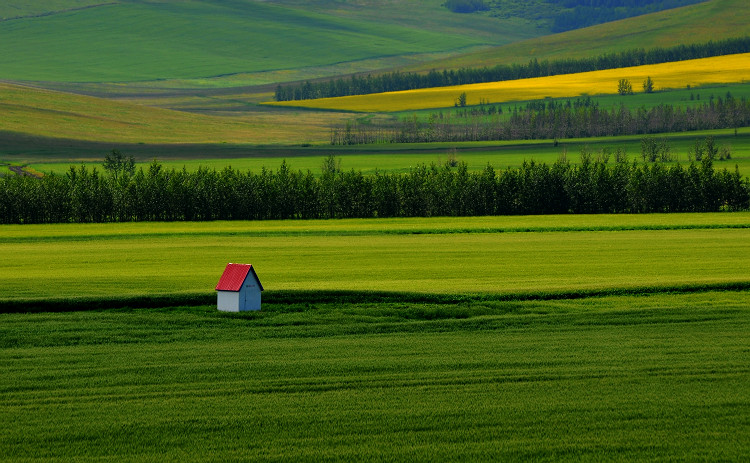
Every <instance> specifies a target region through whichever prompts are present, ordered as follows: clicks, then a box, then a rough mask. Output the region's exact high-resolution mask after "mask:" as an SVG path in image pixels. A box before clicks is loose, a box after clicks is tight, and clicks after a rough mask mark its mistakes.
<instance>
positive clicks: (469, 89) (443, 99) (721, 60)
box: [271, 53, 750, 112]
mask: <svg viewBox="0 0 750 463" xmlns="http://www.w3.org/2000/svg"><path fill="white" fill-rule="evenodd" d="M649 76H650V77H651V79H653V81H654V89H655V90H657V91H658V90H661V89H667V88H684V87H686V86H687V85H691V86H697V85H703V84H712V83H737V82H743V81H746V80H750V53H743V54H736V55H725V56H716V57H713V58H703V59H696V60H687V61H678V62H673V63H662V64H651V65H645V66H634V67H628V68H619V69H608V70H603V71H592V72H582V73H578V74H565V75H559V76H550V77H537V78H533V79H521V80H510V81H503V82H489V83H483V84H469V85H458V86H454V87H438V88H427V89H419V90H407V91H401V92H388V93H378V94H372V95H354V96H346V97H337V98H321V99H318V100H304V101H284V102H275V103H271V104H274V105H278V106H296V107H305V108H319V109H334V110H348V111H362V112H387V111H408V110H418V109H427V108H444V107H447V106H453V104H454V102H455V100H456V98H458V96H459V95H460V94H461V93H463V92H466V103H467V104H468V105H475V104H479V102H480V100H484V101H486V102H490V103H502V102H507V101H523V100H535V99H541V98H545V97H552V98H559V97H577V96H581V95H586V94H588V95H596V94H608V93H617V82H618V81H619V80H620V79H628V80H630V82H631V84H632V85H633V90H634V91H635V92H639V91H642V87H641V85H642V83H643V81H644V80H646V77H649Z"/></svg>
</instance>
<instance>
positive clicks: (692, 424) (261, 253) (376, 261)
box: [0, 213, 750, 461]
mask: <svg viewBox="0 0 750 463" xmlns="http://www.w3.org/2000/svg"><path fill="white" fill-rule="evenodd" d="M0 246H2V262H3V265H2V266H0V280H1V281H3V285H2V288H1V289H0V308H2V309H3V310H0V366H1V367H2V370H3V373H4V374H3V375H0V397H2V400H0V419H2V421H3V422H5V423H13V425H12V426H5V427H3V428H2V430H0V460H3V461H68V460H100V459H117V460H118V461H186V460H187V461H203V460H207V459H210V460H230V461H239V460H242V461H313V460H314V461H320V460H325V461H345V460H346V461H351V460H362V461H375V460H378V461H381V460H390V461H415V460H430V461H455V460H467V461H480V460H481V461H486V460H534V461H560V460H563V461H581V460H585V461H601V460H609V461H633V460H675V459H677V460H712V461H715V460H730V461H738V460H744V459H745V458H746V457H747V456H748V455H750V439H749V438H748V436H750V422H749V421H748V419H747V416H748V413H750V398H749V397H748V386H747V385H748V383H750V370H749V369H748V367H747V365H748V364H749V362H750V343H749V341H748V338H747V336H746V334H747V333H748V331H749V330H750V312H748V307H749V306H750V292H748V289H747V288H749V287H750V280H748V275H750V258H749V257H750V213H714V214H666V215H665V214H646V215H594V216H583V215H575V216H574V215H565V216H522V217H476V218H448V217H443V218H440V217H438V218H429V219H425V218H416V219H380V220H330V221H271V222H208V223H182V222H181V223H124V224H91V225H72V224H59V225H45V226H33V225H31V226H3V227H0ZM230 261H232V262H251V263H253V265H254V266H255V268H256V270H257V272H258V275H259V276H260V278H261V281H262V282H263V285H264V287H265V288H266V291H265V293H264V301H265V303H264V306H263V310H262V311H260V312H252V313H241V314H239V313H238V314H230V313H220V312H218V311H216V309H215V306H213V305H190V306H180V305H178V306H170V305H171V304H170V303H169V301H170V300H174V301H175V303H176V304H180V301H186V300H187V299H184V298H182V299H181V296H185V295H197V296H200V298H199V299H201V300H204V301H205V302H203V304H206V303H208V301H210V300H212V299H213V297H214V296H213V294H214V292H213V287H214V285H215V284H216V282H217V281H218V277H219V275H220V274H221V271H222V270H223V267H224V265H225V264H226V262H230ZM137 295H151V296H154V295H157V296H158V295H163V296H164V298H163V299H162V304H161V306H159V307H155V308H154V307H153V306H151V307H152V308H141V309H138V308H133V307H137V306H132V305H131V306H128V302H127V301H128V299H127V297H128V296H137ZM118 299H119V300H120V301H121V302H122V301H125V305H124V306H123V305H122V304H118V302H117V301H118ZM19 301H26V305H22V306H18V305H15V306H14V305H13V304H14V303H15V302H19ZM34 301H36V302H34ZM96 301H102V302H103V303H104V306H105V307H106V306H107V304H108V302H107V301H110V302H109V304H111V305H110V306H111V307H113V308H109V309H97V308H95V307H96V305H92V302H96ZM130 301H131V302H135V303H136V304H137V303H138V302H137V299H130ZM60 302H65V303H67V304H68V305H67V306H66V308H65V309H64V310H65V311H63V312H57V311H55V310H56V307H58V306H57V304H59V303H60ZM71 304H72V305H71ZM76 304H77V305H76ZM13 307H15V309H13ZM19 307H21V309H20V311H21V313H13V312H15V311H17V310H19V309H18V308H19ZM23 307H25V308H23ZM35 307H47V309H46V310H39V309H38V308H35ZM62 307H63V306H59V308H62ZM115 307H119V308H115ZM50 309H51V310H52V311H47V310H50ZM71 309H73V310H71ZM75 309H80V310H75ZM24 312H26V313H24Z"/></svg>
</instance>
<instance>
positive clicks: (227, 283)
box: [216, 264, 263, 312]
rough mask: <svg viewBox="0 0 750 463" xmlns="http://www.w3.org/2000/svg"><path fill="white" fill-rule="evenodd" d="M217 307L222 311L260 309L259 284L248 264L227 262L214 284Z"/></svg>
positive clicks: (261, 288) (260, 287) (253, 270)
mask: <svg viewBox="0 0 750 463" xmlns="http://www.w3.org/2000/svg"><path fill="white" fill-rule="evenodd" d="M216 291H218V296H217V298H216V304H217V308H218V309H219V310H221V311H224V312H241V311H245V310H260V292H261V291H263V285H262V284H260V279H258V275H256V274H255V269H254V268H253V266H252V265H250V264H227V267H226V268H225V269H224V273H222V274H221V278H220V279H219V283H218V284H217V285H216Z"/></svg>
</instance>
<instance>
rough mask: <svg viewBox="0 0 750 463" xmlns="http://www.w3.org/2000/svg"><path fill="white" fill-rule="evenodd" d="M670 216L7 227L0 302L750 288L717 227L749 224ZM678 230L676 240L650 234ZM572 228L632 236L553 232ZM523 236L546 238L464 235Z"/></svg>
mask: <svg viewBox="0 0 750 463" xmlns="http://www.w3.org/2000/svg"><path fill="white" fill-rule="evenodd" d="M669 217H670V216H667V217H666V218H662V216H601V217H600V216H594V217H593V218H591V219H590V221H589V222H586V221H585V220H587V219H585V218H581V217H572V218H569V217H533V218H518V219H514V218H488V219H471V220H464V221H463V223H462V221H461V220H459V219H436V221H435V222H432V221H430V220H427V219H421V220H420V219H412V220H404V221H398V220H392V221H342V222H338V221H331V222H276V223H260V224H257V225H256V224H253V223H206V224H182V223H181V224H121V225H120V224H117V225H115V224H110V225H92V226H81V227H80V228H76V227H68V226H61V225H57V226H49V227H45V226H42V227H28V228H27V227H13V226H9V227H3V228H2V229H0V233H1V236H2V237H3V238H5V242H4V243H3V253H2V259H3V265H2V267H1V268H0V281H2V282H3V285H2V288H0V299H16V298H34V299H39V298H69V297H76V296H92V297H105V298H106V297H108V296H109V297H120V296H127V295H138V294H154V295H157V294H169V293H211V292H212V291H213V288H214V286H215V284H216V282H217V281H218V277H219V276H220V274H221V272H222V270H223V268H224V266H225V265H226V263H227V262H243V263H252V264H253V265H254V266H255V267H256V269H257V271H258V274H259V275H260V278H261V280H262V282H263V284H264V287H266V289H271V290H351V291H371V290H372V291H404V292H422V293H438V294H446V293H447V294H465V293H491V294H502V293H536V292H555V291H577V290H607V289H619V288H624V289H627V288H637V287H669V286H675V285H700V284H723V283H736V282H746V281H748V279H749V277H748V275H750V229H748V228H719V229H711V228H710V227H717V226H719V227H721V226H732V227H746V226H747V224H748V215H747V214H736V215H735V214H726V215H720V214H719V215H710V214H708V215H698V216H695V217H696V218H695V219H691V217H693V216H690V215H678V216H675V217H676V218H675V219H669ZM660 219H662V220H660ZM514 220H517V221H515V222H514ZM673 220H674V221H673ZM639 222H640V225H639ZM680 222H681V223H680ZM670 223H671V224H672V226H673V227H675V228H677V229H671V230H670V229H666V230H651V229H648V228H661V227H667V228H669V225H668V224H670ZM561 224H562V225H561ZM565 224H567V226H568V227H569V228H570V227H572V230H584V229H586V228H587V227H588V229H591V230H596V229H597V227H600V228H602V227H603V229H611V228H613V227H626V228H628V227H630V228H636V229H635V230H629V231H544V230H547V229H555V228H557V227H560V228H565V226H566V225H565ZM639 226H640V227H641V228H646V229H640V230H639V229H637V228H638V227H639ZM695 226H699V227H705V228H698V229H691V228H690V227H695ZM527 228H528V229H534V228H537V229H538V230H539V232H537V233H460V232H461V231H462V230H469V231H472V230H473V231H475V232H476V231H483V230H490V231H495V232H496V231H502V230H507V231H514V230H523V229H527ZM399 229H400V230H399ZM394 230H396V231H397V232H398V233H409V234H393V233H394ZM430 230H437V231H438V232H439V233H442V234H429V233H430ZM71 232H73V233H71ZM446 232H451V233H448V234H445V233H446ZM457 232H458V233H457ZM233 233H235V234H233ZM306 234H307V235H306ZM55 235H58V236H57V237H56V238H55V237H54V236H55ZM39 281H44V284H39V283H38V282H39Z"/></svg>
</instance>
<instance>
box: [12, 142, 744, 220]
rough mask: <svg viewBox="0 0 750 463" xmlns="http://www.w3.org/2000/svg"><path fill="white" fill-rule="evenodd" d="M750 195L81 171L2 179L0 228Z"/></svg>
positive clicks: (306, 175)
mask: <svg viewBox="0 0 750 463" xmlns="http://www.w3.org/2000/svg"><path fill="white" fill-rule="evenodd" d="M749 198H750V185H748V182H747V180H746V179H743V178H742V177H741V176H740V174H739V171H738V170H737V169H736V168H735V170H734V171H733V172H731V171H728V170H726V169H722V170H717V169H714V167H713V163H712V161H711V158H710V157H709V156H704V157H703V158H702V160H701V161H700V162H691V163H690V164H689V165H687V166H684V165H681V164H672V165H667V164H664V163H660V162H657V163H654V164H638V163H637V162H628V161H627V159H626V158H625V157H624V156H619V157H618V158H617V159H616V162H615V163H613V164H608V163H607V161H606V160H604V159H601V158H598V159H596V160H594V159H593V158H591V157H583V160H582V163H581V164H578V165H574V164H570V163H568V162H567V161H565V160H564V159H560V160H558V161H557V162H555V163H554V164H552V165H548V164H537V163H534V162H533V161H532V162H524V163H523V165H522V166H521V167H520V168H518V169H507V170H503V171H499V172H496V171H495V170H494V169H493V168H492V167H491V166H489V165H488V166H487V167H486V168H485V169H484V170H482V171H479V172H469V171H468V168H467V166H466V164H465V163H457V164H456V165H455V167H454V166H453V165H451V164H450V163H446V164H445V165H442V166H437V165H434V164H433V165H430V166H426V165H421V166H418V167H416V168H413V169H411V170H410V171H409V172H408V173H406V174H398V173H393V174H391V173H376V174H374V175H363V174H362V173H361V172H355V171H354V170H351V171H342V170H341V169H340V168H339V167H338V165H337V163H336V162H335V160H334V159H333V157H329V158H328V159H327V160H326V162H325V163H324V169H323V174H322V175H320V176H316V175H314V174H313V173H311V172H310V171H309V170H308V171H306V172H303V171H296V172H295V171H292V170H291V169H289V168H288V166H287V165H286V163H282V165H281V167H279V169H278V170H277V171H271V170H267V169H262V170H261V171H260V172H250V171H248V172H240V171H237V170H233V169H232V168H230V167H227V168H225V169H223V170H221V171H217V170H209V169H203V168H202V169H199V170H198V171H196V172H187V171H185V170H184V169H183V170H174V169H172V170H166V169H163V168H162V166H161V165H159V164H157V163H156V162H154V163H153V164H152V165H151V166H150V167H149V168H148V169H146V170H145V171H144V170H143V169H140V170H138V171H137V172H135V173H134V174H126V175H122V174H120V175H114V174H112V173H109V172H101V171H98V170H97V169H96V168H94V169H89V168H87V167H84V166H81V167H79V168H75V167H71V168H70V171H69V172H68V173H67V174H66V175H47V176H44V177H43V178H41V179H38V178H33V177H27V176H8V177H0V223H7V224H10V223H16V224H20V223H24V224H25V223H71V222H73V223H84V222H132V221H182V220H187V221H203V220H267V219H292V218H296V219H329V218H355V217H427V216H477V215H511V214H567V213H639V212H697V211H719V210H746V209H747V208H748V199H749Z"/></svg>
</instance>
